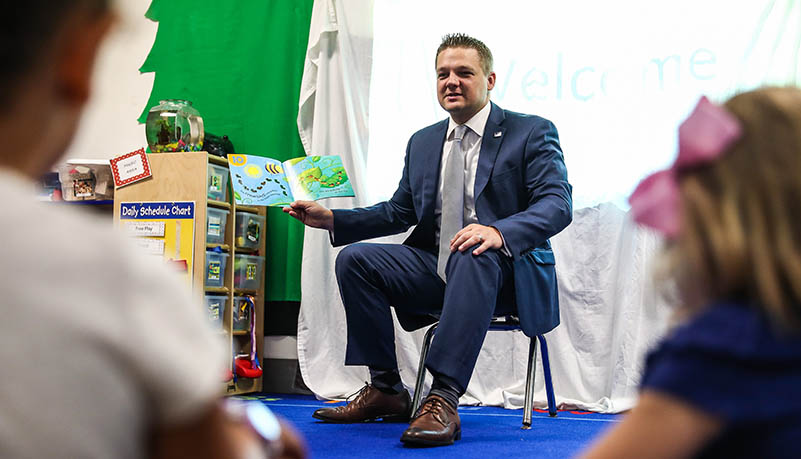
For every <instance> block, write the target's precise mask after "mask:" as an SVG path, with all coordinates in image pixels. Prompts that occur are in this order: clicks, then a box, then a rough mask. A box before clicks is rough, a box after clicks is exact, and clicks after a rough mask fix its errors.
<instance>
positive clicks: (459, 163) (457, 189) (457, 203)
mask: <svg viewBox="0 0 801 459" xmlns="http://www.w3.org/2000/svg"><path fill="white" fill-rule="evenodd" d="M466 131H467V126H464V125H462V126H456V129H455V130H454V131H453V143H452V144H451V152H450V153H449V154H448V160H447V161H446V162H445V175H443V177H442V183H443V186H442V214H441V215H440V221H439V257H438V258H437V274H439V277H441V278H442V280H446V279H445V265H446V264H447V263H448V257H449V256H450V254H451V249H450V242H451V238H452V237H453V236H454V235H455V234H456V233H457V232H459V230H460V229H462V227H463V226H464V161H465V158H464V157H465V152H464V147H463V146H462V139H463V138H464V135H465V133H466Z"/></svg>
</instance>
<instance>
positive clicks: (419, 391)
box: [412, 324, 437, 416]
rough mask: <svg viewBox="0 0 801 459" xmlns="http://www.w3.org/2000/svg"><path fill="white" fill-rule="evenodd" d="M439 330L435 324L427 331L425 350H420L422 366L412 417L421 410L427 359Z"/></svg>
mask: <svg viewBox="0 0 801 459" xmlns="http://www.w3.org/2000/svg"><path fill="white" fill-rule="evenodd" d="M436 330H437V324H434V325H432V326H430V327H429V328H428V331H426V336H425V338H424V339H423V348H422V349H420V364H419V365H418V366H417V382H416V383H415V384H414V398H413V399H412V416H414V415H415V414H416V413H417V409H418V408H420V399H422V398H423V394H422V391H423V383H424V382H425V380H426V357H427V356H428V349H429V348H430V347H431V339H432V338H433V337H434V332H435V331H436Z"/></svg>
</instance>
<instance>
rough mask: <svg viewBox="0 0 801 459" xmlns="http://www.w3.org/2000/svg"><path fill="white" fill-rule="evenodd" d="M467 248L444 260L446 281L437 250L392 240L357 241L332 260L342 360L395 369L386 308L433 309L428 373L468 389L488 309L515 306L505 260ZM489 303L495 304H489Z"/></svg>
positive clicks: (423, 312) (411, 312)
mask: <svg viewBox="0 0 801 459" xmlns="http://www.w3.org/2000/svg"><path fill="white" fill-rule="evenodd" d="M472 250H473V248H470V249H468V250H465V251H464V252H458V251H457V252H454V253H452V254H451V255H450V258H449V259H448V264H447V267H446V273H447V278H448V283H447V285H446V284H445V282H443V281H442V279H440V277H439V276H438V275H437V254H436V253H432V252H428V251H425V250H421V249H417V248H414V247H410V246H407V245H399V244H374V243H357V244H352V245H349V246H348V247H346V248H345V249H343V250H342V251H341V252H340V253H339V255H338V256H337V260H336V276H337V283H338V284H339V292H340V295H341V296H342V302H343V304H344V306H345V316H346V321H347V327H348V331H347V333H348V335H347V336H348V338H347V339H348V341H347V348H346V353H345V364H346V365H367V366H368V367H370V368H373V369H378V370H389V369H397V367H398V364H397V358H396V355H395V335H394V326H393V322H392V314H391V312H390V307H394V308H395V312H396V314H397V315H398V317H399V319H400V321H401V323H402V324H403V317H412V316H431V315H435V316H439V326H438V327H437V333H436V335H435V336H434V340H433V341H432V343H431V348H430V351H429V354H428V357H427V359H426V362H425V364H426V368H427V369H428V370H429V371H430V372H431V373H432V374H434V375H444V376H447V377H449V378H451V379H453V380H454V381H456V382H457V383H458V384H460V386H461V389H462V392H464V390H466V389H467V384H468V382H469V381H470V376H471V375H472V373H473V367H474V366H475V364H476V360H477V359H478V354H479V352H480V350H481V345H482V344H483V342H484V337H485V336H486V334H487V330H488V328H489V323H490V320H491V319H492V316H493V315H494V314H495V315H500V314H509V313H514V310H515V309H514V280H513V269H512V259H511V258H510V257H507V256H506V255H503V254H502V253H501V252H499V251H497V250H488V251H486V252H484V253H482V254H481V255H478V256H476V255H473V254H472ZM496 305H499V306H498V307H497V308H496Z"/></svg>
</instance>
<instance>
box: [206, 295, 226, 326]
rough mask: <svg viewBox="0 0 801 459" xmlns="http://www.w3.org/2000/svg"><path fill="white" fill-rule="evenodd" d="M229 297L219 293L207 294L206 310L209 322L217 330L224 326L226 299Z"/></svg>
mask: <svg viewBox="0 0 801 459" xmlns="http://www.w3.org/2000/svg"><path fill="white" fill-rule="evenodd" d="M226 299H228V297H225V296H219V295H206V310H207V311H208V314H209V315H208V317H209V323H210V324H211V326H212V327H213V328H214V329H215V330H216V329H219V328H222V326H223V314H225V300H226Z"/></svg>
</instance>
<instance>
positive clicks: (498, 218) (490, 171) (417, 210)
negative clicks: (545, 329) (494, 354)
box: [332, 103, 572, 331]
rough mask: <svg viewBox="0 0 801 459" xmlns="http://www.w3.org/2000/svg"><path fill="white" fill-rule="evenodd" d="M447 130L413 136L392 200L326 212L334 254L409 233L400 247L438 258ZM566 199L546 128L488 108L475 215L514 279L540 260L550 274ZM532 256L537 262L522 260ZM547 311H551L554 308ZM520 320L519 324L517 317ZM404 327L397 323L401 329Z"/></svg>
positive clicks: (550, 129)
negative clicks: (497, 243)
mask: <svg viewBox="0 0 801 459" xmlns="http://www.w3.org/2000/svg"><path fill="white" fill-rule="evenodd" d="M447 130H448V120H447V119H445V120H443V121H440V122H439V123H436V124H434V125H431V126H428V127H426V128H424V129H421V130H420V131H417V132H416V133H415V134H414V135H412V137H411V138H410V139H409V143H408V145H407V147H406V159H405V164H404V168H403V176H402V177H401V180H400V183H399V185H398V189H397V191H395V194H394V195H393V196H392V198H391V199H389V200H388V201H384V202H381V203H379V204H376V205H373V206H370V207H364V208H356V209H337V210H333V213H334V231H333V234H332V243H333V244H334V246H340V245H345V244H349V243H352V242H357V241H361V240H364V239H370V238H374V237H381V236H387V235H390V234H397V233H401V232H403V231H406V230H407V229H409V228H410V227H411V226H413V225H416V227H415V229H414V230H413V231H412V233H411V234H410V235H409V237H408V238H407V239H406V240H405V241H404V244H407V245H410V246H413V247H417V248H420V249H423V250H428V251H432V252H436V251H437V244H438V241H437V240H436V239H435V234H436V231H435V230H436V228H435V224H436V222H435V220H434V208H435V206H436V196H437V192H438V189H439V176H440V167H441V164H440V163H441V158H442V148H443V145H444V143H445V136H446V134H447ZM571 191H572V187H571V185H570V184H569V183H568V181H567V169H566V167H565V163H564V157H563V155H562V150H561V147H560V146H559V136H558V133H557V131H556V127H555V126H554V125H553V123H551V122H550V121H548V120H546V119H545V118H541V117H539V116H534V115H524V114H520V113H515V112H511V111H507V110H503V109H501V108H500V107H498V106H497V105H495V104H494V103H493V104H492V107H491V111H490V115H489V118H488V120H487V125H486V127H485V129H484V133H483V135H482V140H481V150H480V152H479V157H478V166H477V169H476V180H475V189H474V196H475V205H476V215H477V217H478V222H479V223H480V224H482V225H488V226H490V225H491V226H494V227H495V228H497V229H498V230H499V231H500V232H501V234H502V235H503V238H504V241H505V242H506V247H507V248H508V249H509V251H510V252H511V254H512V256H513V257H514V260H515V266H516V268H515V271H516V272H517V265H518V264H519V263H525V262H527V260H535V261H536V260H544V261H545V262H544V263H537V264H538V265H541V266H542V267H541V268H536V269H542V270H546V271H548V272H550V273H551V274H553V271H554V266H553V254H552V253H550V252H549V251H550V242H549V241H548V238H550V237H551V236H553V235H554V234H556V233H558V232H559V231H561V230H562V229H564V228H565V227H566V226H567V225H568V224H569V223H570V221H571V220H572V197H571ZM534 249H536V250H537V252H539V253H540V255H538V256H536V257H525V255H526V254H528V253H529V252H531V251H532V250H534ZM543 252H545V253H543ZM549 253H550V256H549V255H548V254H549ZM546 274H548V273H547V272H546ZM550 277H551V278H552V279H553V291H554V294H553V295H549V297H553V298H554V299H555V300H556V301H558V299H557V298H558V297H556V295H555V289H556V284H555V282H556V278H555V274H553V275H551V276H550ZM553 306H555V307H556V308H558V303H557V304H555V305H553ZM519 309H520V308H519ZM557 311H558V309H557ZM519 312H520V314H521V322H522V321H523V320H524V318H523V317H522V316H523V312H522V311H519ZM403 322H404V321H403V319H401V324H402V325H403V326H404V328H406V329H408V327H407V326H406V324H404V323H403ZM529 328H530V327H529ZM524 331H526V330H525V328H524Z"/></svg>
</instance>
